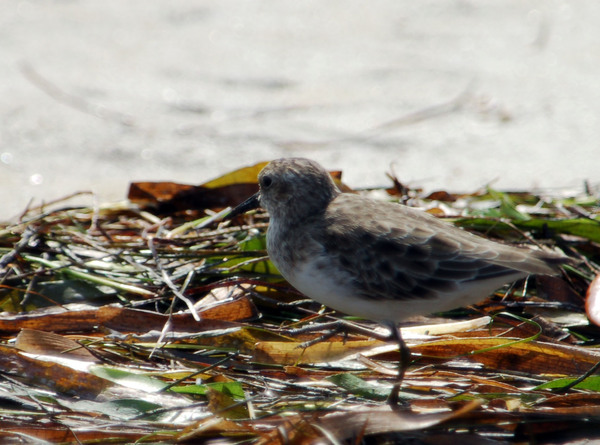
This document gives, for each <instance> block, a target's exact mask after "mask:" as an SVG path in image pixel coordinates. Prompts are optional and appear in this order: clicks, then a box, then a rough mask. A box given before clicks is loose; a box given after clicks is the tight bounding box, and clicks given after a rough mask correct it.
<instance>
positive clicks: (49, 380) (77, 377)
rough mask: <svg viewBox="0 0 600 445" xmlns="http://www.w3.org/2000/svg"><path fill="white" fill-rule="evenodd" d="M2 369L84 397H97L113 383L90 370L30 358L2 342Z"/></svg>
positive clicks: (0, 346)
mask: <svg viewBox="0 0 600 445" xmlns="http://www.w3.org/2000/svg"><path fill="white" fill-rule="evenodd" d="M0 369H2V371H3V372H4V373H6V374H8V375H11V376H12V377H14V378H18V379H19V380H21V381H23V382H24V383H26V384H29V385H32V386H43V387H46V388H49V389H51V390H53V391H56V392H59V393H63V394H70V395H76V396H78V397H83V398H93V397H96V396H97V395H98V394H100V392H102V391H103V390H104V389H105V388H107V387H108V386H109V385H110V383H109V382H107V381H106V380H104V379H102V378H100V377H96V376H95V375H92V374H89V373H87V372H81V371H76V370H74V369H72V368H69V367H67V366H63V365H59V364H57V363H52V362H47V361H43V360H36V359H34V358H30V357H26V356H25V355H23V354H21V353H20V352H19V351H18V350H17V349H15V348H10V347H8V346H3V345H0Z"/></svg>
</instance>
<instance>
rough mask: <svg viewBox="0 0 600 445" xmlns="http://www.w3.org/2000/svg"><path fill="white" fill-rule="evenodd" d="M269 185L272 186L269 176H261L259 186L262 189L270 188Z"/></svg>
mask: <svg viewBox="0 0 600 445" xmlns="http://www.w3.org/2000/svg"><path fill="white" fill-rule="evenodd" d="M271 184H273V179H271V177H270V176H263V177H262V179H261V180H260V186H261V187H262V188H264V189H267V188H269V187H271Z"/></svg>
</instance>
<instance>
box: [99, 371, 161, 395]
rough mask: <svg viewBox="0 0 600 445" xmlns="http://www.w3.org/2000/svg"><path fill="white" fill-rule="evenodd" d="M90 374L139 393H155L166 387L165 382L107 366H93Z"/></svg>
mask: <svg viewBox="0 0 600 445" xmlns="http://www.w3.org/2000/svg"><path fill="white" fill-rule="evenodd" d="M90 372H92V373H93V374H94V375H96V376H98V377H102V378H103V379H106V380H109V381H111V382H114V383H118V384H119V385H123V386H127V387H128V388H134V389H137V390H140V391H147V392H157V391H161V390H163V389H164V388H165V387H166V386H167V384H166V383H165V382H163V381H161V380H158V379H156V378H154V377H150V376H147V375H144V374H140V373H135V372H131V371H126V370H124V369H116V368H111V367H108V366H93V367H92V368H90Z"/></svg>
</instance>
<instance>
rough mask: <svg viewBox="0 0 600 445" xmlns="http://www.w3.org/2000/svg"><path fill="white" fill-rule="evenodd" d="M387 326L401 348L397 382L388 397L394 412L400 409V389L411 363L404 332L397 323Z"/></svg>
mask: <svg viewBox="0 0 600 445" xmlns="http://www.w3.org/2000/svg"><path fill="white" fill-rule="evenodd" d="M387 325H388V326H389V327H390V329H391V337H392V338H393V339H394V340H396V342H397V343H398V347H399V348H400V363H399V364H398V376H397V377H396V382H395V383H394V386H393V387H392V391H391V392H390V395H389V396H388V399H387V403H388V405H390V407H391V408H392V409H393V410H396V409H398V407H399V403H398V402H399V400H400V387H401V386H402V380H403V379H404V373H405V372H406V368H408V365H409V363H410V358H411V356H410V349H408V346H406V343H404V340H403V339H402V332H401V331H400V327H399V326H398V325H397V324H396V323H387Z"/></svg>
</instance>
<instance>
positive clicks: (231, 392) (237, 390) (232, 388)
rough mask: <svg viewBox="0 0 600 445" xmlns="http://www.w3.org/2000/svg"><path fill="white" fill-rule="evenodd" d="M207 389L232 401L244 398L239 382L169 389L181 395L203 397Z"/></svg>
mask: <svg viewBox="0 0 600 445" xmlns="http://www.w3.org/2000/svg"><path fill="white" fill-rule="evenodd" d="M208 389H213V390H215V391H219V392H222V393H224V394H227V395H228V396H230V397H233V398H234V399H243V398H244V397H245V395H244V390H243V388H242V385H241V384H240V383H239V382H214V383H203V384H201V385H182V386H174V387H172V388H171V391H173V392H178V393H182V394H199V395H205V394H206V391H207V390H208Z"/></svg>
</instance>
